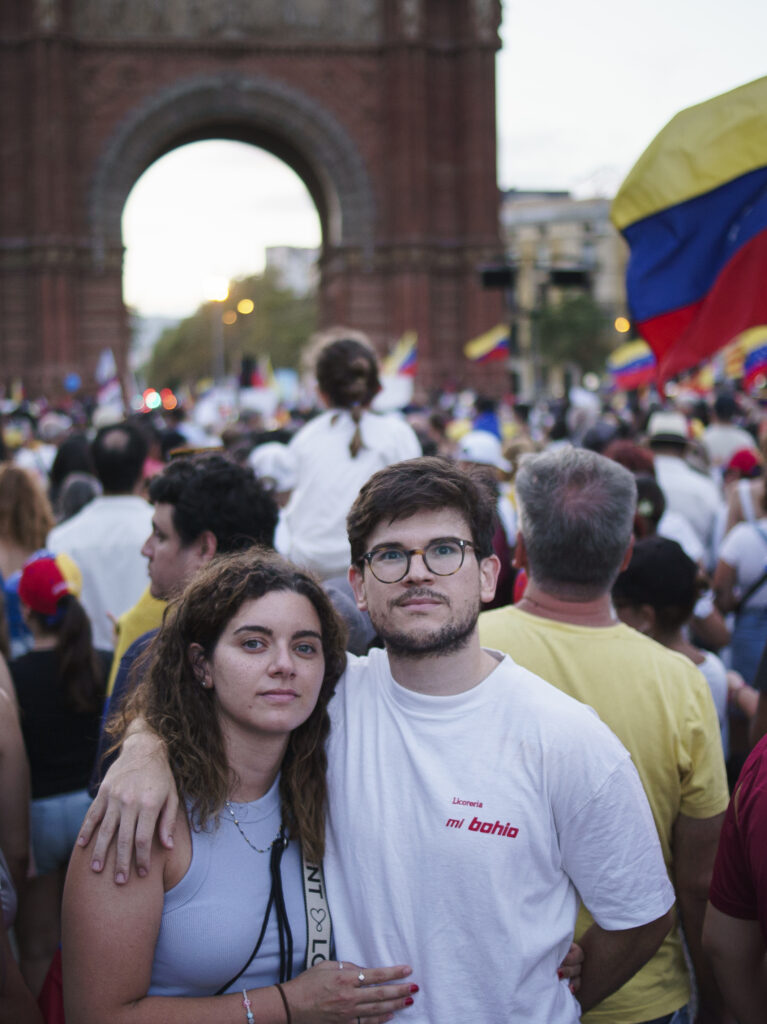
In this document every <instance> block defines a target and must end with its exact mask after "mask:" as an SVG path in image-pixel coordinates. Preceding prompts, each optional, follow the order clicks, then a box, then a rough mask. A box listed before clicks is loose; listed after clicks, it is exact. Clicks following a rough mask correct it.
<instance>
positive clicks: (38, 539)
mask: <svg viewBox="0 0 767 1024" xmlns="http://www.w3.org/2000/svg"><path fill="white" fill-rule="evenodd" d="M55 523H56V520H55V519H54V516H53V511H52V509H51V505H50V502H49V501H48V498H47V497H46V494H45V491H44V490H43V487H42V484H41V483H40V481H39V480H38V478H37V477H36V476H35V474H34V473H32V472H30V471H29V470H26V469H22V468H21V467H20V466H14V465H12V464H11V463H3V464H2V465H0V537H3V538H5V539H6V540H10V541H12V542H13V543H14V544H16V545H18V546H19V547H20V548H21V549H22V550H23V551H30V552H31V551H35V550H36V549H37V548H41V547H42V546H43V544H45V539H46V537H47V536H48V533H49V532H50V531H51V530H52V529H53V527H54V526H55Z"/></svg>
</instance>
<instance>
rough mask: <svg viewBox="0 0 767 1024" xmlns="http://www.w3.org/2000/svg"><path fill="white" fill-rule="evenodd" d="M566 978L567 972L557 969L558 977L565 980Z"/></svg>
mask: <svg viewBox="0 0 767 1024" xmlns="http://www.w3.org/2000/svg"><path fill="white" fill-rule="evenodd" d="M564 976H565V972H564V971H563V970H562V968H561V967H558V968H557V977H558V978H560V979H561V978H564Z"/></svg>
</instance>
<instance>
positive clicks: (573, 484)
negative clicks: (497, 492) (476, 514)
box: [515, 448, 637, 600]
mask: <svg viewBox="0 0 767 1024" xmlns="http://www.w3.org/2000/svg"><path fill="white" fill-rule="evenodd" d="M515 485H516V494H517V502H518V506H519V528H520V532H521V534H522V536H523V538H524V543H525V550H526V552H527V558H528V565H529V569H530V576H531V578H532V579H534V580H535V582H536V583H537V584H539V585H540V586H541V587H543V588H544V589H546V590H548V591H550V592H552V593H554V594H557V595H560V596H562V597H563V598H565V599H571V600H589V599H591V598H594V597H597V596H601V595H602V594H604V593H607V592H608V591H609V589H610V587H611V585H612V583H613V581H614V579H615V577H616V576H617V575H618V572H619V571H620V567H621V563H622V561H623V557H624V555H625V553H626V549H627V547H628V544H629V541H630V539H631V535H632V531H633V526H634V513H635V511H636V496H637V488H636V483H635V481H634V477H633V476H632V474H631V473H629V471H628V470H627V469H624V467H623V466H619V465H618V463H617V462H613V461H611V460H610V459H607V458H605V457H604V456H603V455H598V454H597V453H596V452H591V451H586V450H584V449H579V448H557V449H555V450H553V451H547V452H542V453H541V454H540V455H526V456H524V457H523V459H522V461H521V463H520V467H519V470H518V472H517V476H516V480H515Z"/></svg>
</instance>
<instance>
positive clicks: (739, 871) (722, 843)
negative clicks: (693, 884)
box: [709, 736, 767, 942]
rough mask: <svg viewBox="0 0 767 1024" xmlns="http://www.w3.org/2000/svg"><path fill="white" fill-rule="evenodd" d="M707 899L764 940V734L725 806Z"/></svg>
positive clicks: (766, 849)
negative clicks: (752, 926) (752, 924)
mask: <svg viewBox="0 0 767 1024" xmlns="http://www.w3.org/2000/svg"><path fill="white" fill-rule="evenodd" d="M709 899H710V900H711V903H712V904H713V905H714V906H715V907H716V909H717V910H720V911H721V912H722V913H723V914H727V915H728V916H729V917H739V918H744V919H746V920H749V921H758V922H759V925H760V927H761V930H762V935H763V936H764V940H765V942H767V736H765V737H763V738H762V739H761V740H760V741H759V743H757V745H756V746H755V747H754V749H753V750H752V751H751V753H750V755H749V757H748V760H747V761H746V763H745V764H744V765H743V770H742V771H741V773H740V778H739V779H738V784H737V786H736V787H735V792H734V793H733V796H732V799H731V800H730V806H729V807H728V808H727V814H726V816H725V819H724V825H723V827H722V834H721V837H720V839H719V849H718V851H717V855H716V862H715V864H714V874H713V878H712V879H711V891H710V893H709Z"/></svg>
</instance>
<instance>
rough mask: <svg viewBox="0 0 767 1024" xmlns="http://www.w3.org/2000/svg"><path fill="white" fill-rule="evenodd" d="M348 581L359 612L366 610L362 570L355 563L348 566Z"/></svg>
mask: <svg viewBox="0 0 767 1024" xmlns="http://www.w3.org/2000/svg"><path fill="white" fill-rule="evenodd" d="M349 583H350V585H351V588H352V590H353V591H354V598H355V600H356V602H357V607H358V608H359V610H360V611H361V612H366V611H367V610H368V600H367V593H366V591H365V573H364V570H363V569H360V567H359V566H357V565H351V566H349Z"/></svg>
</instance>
